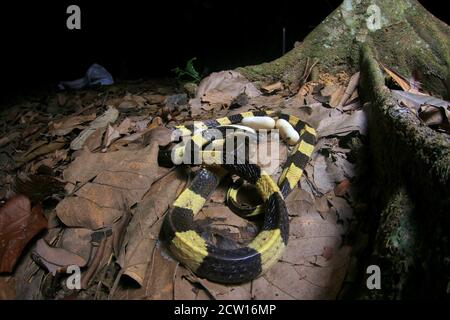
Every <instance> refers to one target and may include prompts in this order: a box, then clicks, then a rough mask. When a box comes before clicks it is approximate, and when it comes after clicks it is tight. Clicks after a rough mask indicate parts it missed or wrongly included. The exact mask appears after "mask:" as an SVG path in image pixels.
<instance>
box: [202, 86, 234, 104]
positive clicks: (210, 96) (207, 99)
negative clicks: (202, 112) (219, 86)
mask: <svg viewBox="0 0 450 320" xmlns="http://www.w3.org/2000/svg"><path fill="white" fill-rule="evenodd" d="M233 98H234V97H233V96H231V95H228V94H226V93H223V92H221V91H219V90H216V89H211V90H208V91H206V92H205V94H204V95H203V96H202V97H201V101H202V102H204V103H209V104H210V105H211V106H214V107H215V106H219V107H220V106H229V105H230V104H231V101H232V100H233Z"/></svg>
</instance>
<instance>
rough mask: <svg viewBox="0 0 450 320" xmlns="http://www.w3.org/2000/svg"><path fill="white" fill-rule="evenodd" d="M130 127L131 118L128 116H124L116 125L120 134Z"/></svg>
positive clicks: (125, 132)
mask: <svg viewBox="0 0 450 320" xmlns="http://www.w3.org/2000/svg"><path fill="white" fill-rule="evenodd" d="M130 128H131V120H130V118H125V119H123V121H122V122H121V123H120V124H119V126H118V127H117V131H119V133H120V134H127V133H128V131H129V130H130Z"/></svg>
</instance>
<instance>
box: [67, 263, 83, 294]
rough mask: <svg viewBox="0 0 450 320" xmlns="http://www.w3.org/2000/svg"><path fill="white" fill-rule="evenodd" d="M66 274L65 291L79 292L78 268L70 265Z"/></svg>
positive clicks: (79, 278) (79, 276)
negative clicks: (67, 275)
mask: <svg viewBox="0 0 450 320" xmlns="http://www.w3.org/2000/svg"><path fill="white" fill-rule="evenodd" d="M66 273H67V274H70V276H69V277H67V280H66V286H67V289H70V290H80V289H81V270H80V267H79V266H76V265H71V266H68V267H67V271H66Z"/></svg>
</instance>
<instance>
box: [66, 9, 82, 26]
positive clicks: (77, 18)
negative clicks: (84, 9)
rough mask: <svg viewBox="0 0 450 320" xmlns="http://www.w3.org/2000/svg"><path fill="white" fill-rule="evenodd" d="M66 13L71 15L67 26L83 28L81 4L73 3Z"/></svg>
mask: <svg viewBox="0 0 450 320" xmlns="http://www.w3.org/2000/svg"><path fill="white" fill-rule="evenodd" d="M66 13H67V14H69V17H68V18H67V20H66V26H67V29H69V30H74V29H75V30H80V29H81V9H80V7H79V6H77V5H75V4H72V5H70V6H68V7H67V10H66Z"/></svg>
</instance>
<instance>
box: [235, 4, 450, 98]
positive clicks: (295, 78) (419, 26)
mask: <svg viewBox="0 0 450 320" xmlns="http://www.w3.org/2000/svg"><path fill="white" fill-rule="evenodd" d="M364 43H366V44H369V45H370V46H371V48H372V49H373V51H374V52H375V54H376V56H377V57H378V59H379V60H380V61H381V62H382V63H384V64H385V65H387V66H389V67H391V68H394V69H395V70H397V71H398V72H399V73H401V74H402V75H404V76H405V77H412V76H413V75H414V76H415V77H417V78H418V79H419V80H420V81H421V82H423V84H424V88H425V89H426V90H429V91H431V92H434V93H435V94H439V95H440V96H442V97H449V90H450V50H449V49H450V28H449V27H448V26H447V25H446V24H445V23H443V22H442V21H440V20H439V19H437V18H436V17H434V16H433V15H432V14H430V13H429V12H428V11H427V10H426V9H425V8H424V7H423V6H422V5H421V4H420V3H419V2H417V1H416V0H396V1H392V0H359V1H357V0H353V1H352V0H345V1H344V2H343V3H342V4H341V6H340V7H338V8H337V9H336V10H335V11H334V12H333V13H331V14H330V15H329V16H328V17H327V18H326V19H325V20H324V21H323V22H322V23H321V24H320V25H319V26H317V27H316V28H315V29H314V30H313V31H312V32H311V33H310V34H309V35H308V36H307V37H306V38H305V39H304V41H303V42H302V43H301V45H299V46H297V47H296V48H294V49H293V50H291V51H290V52H288V53H287V54H285V55H284V56H282V57H281V58H279V59H277V60H275V61H272V62H269V63H263V64H260V65H256V66H248V67H244V68H239V69H238V71H239V72H241V73H243V74H244V75H245V76H246V77H248V78H249V79H250V80H252V81H255V82H270V81H275V80H282V81H283V82H285V84H287V85H288V86H289V87H290V88H291V89H292V90H295V87H296V86H298V84H299V77H300V76H301V75H302V72H303V69H304V68H305V65H306V61H307V59H308V58H309V59H310V61H314V60H317V61H318V64H317V66H316V68H317V72H319V73H323V72H327V73H338V72H340V71H350V72H352V71H354V70H356V69H358V64H359V49H360V47H361V45H362V44H364Z"/></svg>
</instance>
